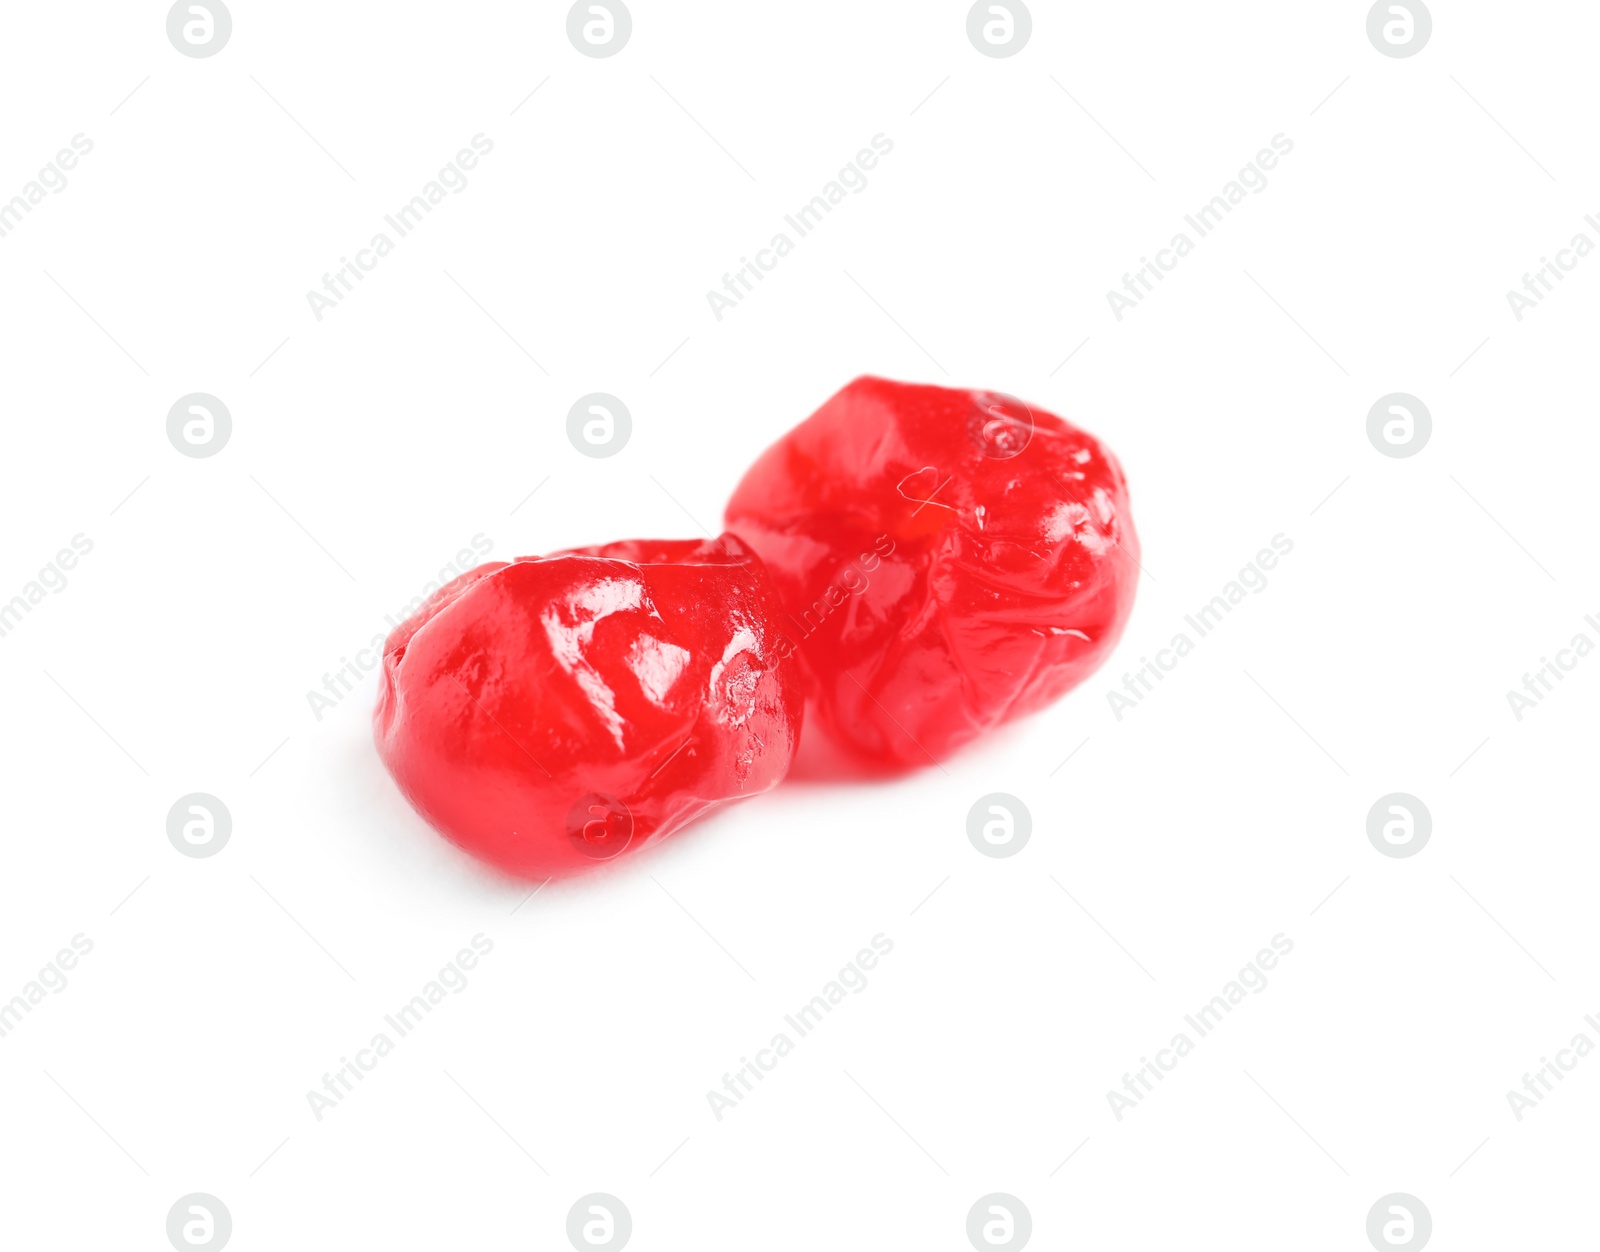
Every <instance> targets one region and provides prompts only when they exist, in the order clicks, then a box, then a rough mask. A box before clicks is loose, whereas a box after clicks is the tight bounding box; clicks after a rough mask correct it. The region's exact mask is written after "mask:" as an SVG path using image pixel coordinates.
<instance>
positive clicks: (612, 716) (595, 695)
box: [373, 535, 804, 878]
mask: <svg viewBox="0 0 1600 1252" xmlns="http://www.w3.org/2000/svg"><path fill="white" fill-rule="evenodd" d="M778 616H779V606H778V604H777V600H776V596H775V592H774V589H773V587H772V584H771V581H770V579H769V578H768V576H767V574H766V571H765V569H764V568H763V566H762V564H761V561H760V560H759V558H757V557H756V556H755V555H754V554H753V553H752V552H751V551H750V550H749V549H748V548H747V547H746V546H745V545H744V544H743V543H741V542H740V540H739V539H737V538H736V537H735V536H732V535H723V536H722V537H721V538H719V539H716V540H703V541H702V540H624V541H621V542H617V543H609V544H603V545H600V546H597V547H592V548H578V549H572V550H570V551H566V552H558V553H554V554H552V555H550V556H543V557H518V558H517V559H516V560H514V561H510V562H504V561H493V562H489V563H486V564H484V565H480V566H478V567H477V568H475V569H473V570H470V571H469V572H467V573H466V574H463V575H462V576H461V577H459V578H457V579H455V580H453V581H452V582H450V583H448V584H447V585H446V586H444V587H442V588H441V589H440V590H438V591H437V592H435V593H434V594H433V595H432V596H431V597H430V598H429V599H428V600H427V602H426V603H425V604H423V606H422V607H421V608H420V609H419V610H418V611H417V612H416V613H415V614H414V615H413V616H412V617H411V618H409V619H408V620H407V621H405V622H404V623H402V624H401V625H400V626H399V627H398V628H397V629H396V630H395V631H394V633H393V634H391V635H390V636H389V638H388V641H387V642H386V643H385V645H384V657H383V668H382V678H381V687H380V691H379V697H378V704H377V707H376V709H375V710H374V713H373V722H374V733H375V738H376V740H377V745H378V752H379V755H380V756H381V757H382V759H383V762H384V764H385V765H386V766H387V767H388V769H389V772H390V774H391V775H392V776H393V777H394V779H395V781H396V782H397V783H398V784H399V786H400V789H401V791H402V792H404V794H405V796H406V798H407V799H408V800H409V801H410V802H411V804H412V806H413V807H414V808H415V809H416V810H417V811H418V812H419V813H420V814H422V816H423V817H425V818H426V819H427V820H428V821H429V822H431V823H432V824H433V825H434V826H435V827H436V828H437V829H438V830H439V831H441V832H442V833H443V834H444V835H445V836H447V837H448V838H449V839H451V840H452V841H453V842H455V843H457V844H459V845H460V846H461V847H463V848H465V849H466V850H467V851H469V852H471V853H473V854H474V855H476V856H478V857H481V858H482V859H483V860H485V861H488V862H490V863H491V864H493V865H496V866H498V867H499V868H501V869H502V870H505V871H507V872H509V873H512V874H516V875H519V876H522V877H528V878H543V877H545V876H548V875H561V874H569V873H574V872H577V871H579V870H582V869H585V868H588V867H590V866H592V865H593V864H594V863H595V861H597V860H608V859H610V858H612V857H614V856H617V855H619V854H620V853H622V852H623V851H626V850H629V849H637V848H641V847H644V846H646V845H648V844H650V843H653V842H655V841H657V840H659V839H662V838H665V837H666V836H667V835H669V834H671V833H672V832H673V831H675V830H677V829H678V828H679V827H681V826H683V825H684V824H685V823H687V822H689V821H691V820H693V819H694V818H695V817H697V816H699V815H700V814H701V813H704V812H705V811H706V810H708V809H710V808H713V807H715V806H716V805H719V804H722V803H724V802H726V801H729V800H736V799H740V798H743V797H745V796H752V795H756V794H758V793H760V792H762V791H765V790H767V789H768V788H769V787H772V786H774V785H776V784H777V782H778V781H779V780H780V779H781V778H782V777H783V776H784V774H785V773H786V772H787V770H788V768H789V762H790V760H791V758H792V757H793V755H794V750H795V747H796V745H797V743H798V740H799V732H800V721H801V717H802V713H803V709H804V697H803V687H802V684H801V676H800V673H799V670H798V667H797V666H796V665H795V664H794V663H793V662H792V661H788V662H786V661H784V660H783V658H782V657H781V655H780V648H779V639H778V631H777V621H778Z"/></svg>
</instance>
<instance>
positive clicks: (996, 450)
mask: <svg viewBox="0 0 1600 1252" xmlns="http://www.w3.org/2000/svg"><path fill="white" fill-rule="evenodd" d="M724 524H725V525H726V526H727V528H728V529H729V530H731V531H734V532H735V533H737V534H738V535H739V536H741V537H742V538H743V539H745V540H746V541H747V542H748V543H749V544H750V546H751V547H752V548H754V549H755V550H756V552H757V553H759V554H760V556H761V559H762V560H763V561H765V562H766V565H767V568H768V569H769V571H770V572H771V574H772V578H773V581H774V582H775V583H776V585H777V588H778V593H779V596H780V598H781V599H782V601H783V606H784V617H783V621H782V624H781V626H780V629H781V631H782V632H783V635H784V642H783V644H782V647H783V651H784V652H785V653H786V654H789V653H793V654H794V655H797V656H798V657H799V658H800V659H801V661H802V662H803V664H804V667H805V670H806V673H807V676H808V686H809V699H810V712H809V714H808V717H809V719H810V727H809V731H810V733H819V732H820V733H822V734H825V735H827V736H828V737H829V738H830V739H831V740H832V741H833V743H834V745H836V746H837V747H838V748H840V749H842V750H843V755H844V756H845V758H846V759H847V761H849V762H850V763H851V764H852V765H853V766H854V767H857V768H859V769H862V770H865V771H868V772H884V773H892V772H898V771H902V770H908V769H914V768H917V767H919V766H925V765H928V764H930V763H932V762H937V761H940V760H943V759H944V758H945V757H947V756H949V755H950V754H951V753H952V752H954V751H955V750H956V749H957V748H959V747H960V746H961V745H962V744H964V743H966V742H967V741H969V740H971V739H973V738H974V737H975V736H977V735H979V734H981V733H983V732H984V731H986V730H988V729H990V728H992V727H994V726H997V725H999V724H1001V723H1003V722H1006V721H1009V720H1011V719H1013V718H1016V717H1020V716H1022V715H1024V714H1026V713H1030V712H1033V711H1035V710H1037V709H1040V708H1042V707H1043V706H1045V705H1047V704H1049V703H1051V702H1052V701H1054V700H1056V699H1057V698H1059V697H1060V696H1061V695H1063V694H1064V693H1065V692H1066V691H1068V690H1069V689H1070V688H1072V687H1073V686H1075V685H1076V684H1078V683H1080V682H1082V681H1083V679H1084V678H1085V677H1086V676H1088V675H1089V674H1090V673H1091V672H1092V671H1093V670H1094V669H1095V668H1096V667H1097V666H1098V665H1099V664H1100V662H1101V661H1102V660H1104V659H1105V657H1106V656H1107V655H1108V654H1109V653H1110V651H1111V649H1112V647H1113V645H1115V643H1116V641H1117V638H1118V637H1119V636H1120V635H1121V633H1122V628H1123V626H1124V625H1125V624H1126V622H1127V619H1128V615H1129V613H1130V611H1131V610H1132V606H1133V598H1134V590H1135V583H1136V580H1137V576H1138V573H1139V565H1138V556H1139V541H1138V538H1137V536H1136V535H1135V533H1134V529H1133V519H1132V517H1131V515H1130V513H1129V507H1128V488H1127V483H1126V481H1125V479H1124V478H1123V474H1122V469H1121V467H1120V466H1119V465H1118V464H1117V462H1116V459H1115V458H1114V457H1113V456H1112V455H1111V453H1110V452H1109V451H1108V450H1107V449H1106V448H1105V447H1103V446H1102V445H1101V444H1100V443H1099V441H1097V440H1096V439H1095V438H1094V437H1093V436H1092V435H1089V434H1087V433H1085V432H1084V431H1081V430H1079V429H1077V428H1076V427H1074V426H1071V425H1069V424H1068V423H1067V422H1065V421H1063V420H1062V419H1061V418H1059V417H1056V416H1055V415H1054V414H1051V413H1046V412H1044V411H1043V410H1040V409H1037V408H1030V407H1029V406H1027V405H1025V404H1023V403H1022V402H1021V401H1019V400H1016V399H1014V398H1012V397H1010V396H1006V395H1002V394H1000V393H996V392H985V391H962V390H954V389H950V388H945V387H931V386H921V385H914V384H908V383H896V382H890V381H888V380H886V379H881V378H858V379H856V380H855V381H854V382H852V383H850V384H849V385H848V386H846V387H845V388H844V389H843V390H841V391H840V392H838V393H837V394H836V395H834V396H833V397H832V398H831V399H830V400H828V401H827V403H825V404H824V405H823V406H822V407H821V408H820V409H818V410H817V411H816V412H815V413H813V414H812V415H811V416H810V417H809V418H807V419H806V420H805V421H804V422H802V423H801V424H800V425H799V426H797V427H796V428H795V429H794V430H792V431H790V432H789V433H788V434H787V435H785V436H784V437H783V438H781V439H780V440H778V442H777V443H775V444H773V445H772V446H771V447H770V448H768V449H767V450H766V452H764V453H763V454H762V455H761V457H760V459H758V460H757V461H756V463H755V464H754V465H753V466H752V467H751V468H750V470H749V471H748V472H747V473H746V474H745V476H744V479H743V480H742V481H741V482H740V483H739V485H738V487H737V488H736V489H735V491H734V493H733V496H732V498H731V499H730V500H729V502H728V507H727V513H726V517H725V522H724Z"/></svg>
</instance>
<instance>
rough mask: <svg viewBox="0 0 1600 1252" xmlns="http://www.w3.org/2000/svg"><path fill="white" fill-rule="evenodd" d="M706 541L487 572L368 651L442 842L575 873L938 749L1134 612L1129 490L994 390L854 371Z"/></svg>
mask: <svg viewBox="0 0 1600 1252" xmlns="http://www.w3.org/2000/svg"><path fill="white" fill-rule="evenodd" d="M725 525H726V526H727V533H725V534H723V535H722V536H721V537H720V538H718V539H715V540H705V541H701V540H693V539H659V540H656V539H630V540H622V541H619V542H617V543H608V544H602V545H600V546H598V547H593V548H574V549H572V550H570V551H566V552H557V553H554V554H552V555H550V556H542V557H518V558H517V559H516V560H514V561H510V562H506V561H492V562H489V563H487V564H484V565H480V566H478V567H477V568H476V569H473V570H471V571H470V572H468V573H466V574H463V575H462V576H461V577H460V578H457V579H456V580H454V581H453V582H451V583H449V584H448V585H447V586H445V587H443V588H442V589H440V590H439V591H437V592H435V593H434V594H433V596H431V597H430V598H429V600H428V601H427V603H425V604H424V605H423V606H422V608H420V609H419V610H418V611H417V612H416V614H415V615H413V616H412V617H411V618H410V619H409V620H408V621H406V622H405V623H404V624H402V625H401V626H400V627H398V628H397V629H396V630H395V631H394V633H393V634H392V635H390V636H389V639H388V641H387V643H386V644H385V645H384V657H383V678H382V688H381V691H380V694H379V698H378V705H377V709H376V711H375V713H374V721H375V724H376V737H377V744H378V751H379V754H380V755H381V756H382V758H383V761H384V764H385V765H386V766H388V769H389V772H390V773H391V774H392V775H393V776H394V779H395V781H396V782H397V783H398V784H399V785H400V789H401V791H403V792H404V793H405V795H406V798H407V799H408V800H409V801H410V802H411V804H412V805H413V806H414V807H415V808H416V809H417V811H418V812H419V813H421V814H422V815H423V816H424V817H425V818H427V819H428V821H429V822H431V823H432V824H433V825H434V826H435V827H436V828H438V830H440V831H441V832H442V833H443V834H444V835H445V836H446V837H447V838H449V839H451V840H452V841H453V842H455V843H457V844H459V845H460V846H461V847H463V848H465V849H466V850H467V851H469V852H471V853H473V854H474V855H476V856H478V857H481V858H482V859H484V860H485V861H488V862H490V863H491V864H493V865H496V866H498V867H499V868H501V869H503V870H506V871H508V872H510V873H512V874H516V875H521V876H524V877H532V878H544V877H547V876H550V875H559V874H569V873H573V872H576V871H578V870H581V869H584V868H586V867H588V866H591V865H593V864H594V863H595V862H596V861H599V860H607V859H610V858H611V857H613V856H616V855H617V854H619V853H621V852H623V851H625V850H627V849H629V848H641V847H644V846H646V845H647V844H650V843H654V842H656V841H657V840H659V839H663V838H665V837H666V836H667V835H669V834H671V833H672V832H673V831H675V830H677V829H678V828H679V827H681V826H683V825H684V824H686V823H687V822H689V821H692V820H693V819H694V818H695V817H697V816H699V815H700V814H701V813H704V812H706V811H707V810H709V809H712V808H715V807H716V806H717V805H720V804H724V803H726V802H728V801H730V800H737V799H742V798H744V797H746V796H752V795H756V794H759V793H760V792H763V791H766V790H767V789H769V788H771V787H773V786H776V785H777V783H778V782H779V781H780V780H782V778H783V777H784V775H785V774H786V773H787V772H788V770H789V766H790V764H791V762H792V761H793V759H794V755H795V751H796V749H797V747H798V746H799V742H800V727H801V721H802V718H803V717H804V716H806V710H807V707H808V706H809V710H810V712H809V717H810V729H811V731H813V732H817V733H820V734H821V735H822V736H824V737H825V738H826V740H827V741H828V743H827V745H826V746H827V747H828V749H830V750H831V751H830V755H831V758H832V763H830V764H829V765H828V766H827V767H826V768H828V769H836V770H838V771H840V772H854V773H856V774H862V773H872V774H880V775H890V774H896V773H902V772H904V771H907V770H912V769H916V768H918V767H919V766H925V765H928V764H930V763H933V762H937V761H940V760H943V759H944V758H945V757H947V756H949V755H950V754H951V753H952V752H954V751H956V750H957V749H958V748H960V747H961V745H962V744H964V743H966V742H968V741H969V740H971V739H973V738H975V737H976V736H978V735H980V734H982V733H983V732H984V731H987V730H989V729H991V728H992V727H995V726H997V725H999V724H1000V723H1002V722H1006V721H1009V720H1011V719H1013V718H1016V717H1020V716H1022V715H1024V714H1027V713H1031V712H1033V711H1035V710H1037V709H1039V708H1042V707H1043V706H1045V705H1046V704H1049V703H1050V702H1051V701H1053V700H1055V699H1057V698H1058V697H1060V696H1061V695H1062V694H1064V693H1065V692H1066V691H1067V690H1068V689H1070V688H1071V687H1073V686H1075V685H1076V684H1077V683H1078V682H1080V681H1082V680H1083V679H1084V678H1085V677H1086V676H1088V674H1090V673H1091V672H1092V671H1093V670H1094V669H1095V668H1096V667H1097V666H1098V665H1099V664H1100V662H1101V661H1102V660H1103V659H1104V658H1105V657H1106V655H1107V654H1108V653H1109V652H1110V650H1111V648H1112V647H1113V646H1114V645H1115V643H1116V641H1117V638H1118V636H1119V635H1120V634H1121V633H1122V627H1123V625H1124V623H1125V622H1126V621H1127V618H1128V613H1129V611H1130V609H1131V608H1132V605H1133V595H1134V586H1135V581H1136V576H1137V573H1138V554H1139V548H1138V539H1137V537H1136V536H1135V534H1134V530H1133V521H1132V518H1131V516H1130V514H1129V510H1128V491H1127V484H1126V482H1125V480H1124V478H1123V474H1122V470H1121V467H1120V466H1119V465H1118V464H1117V462H1116V460H1115V458H1114V457H1113V456H1112V455H1111V453H1110V452H1109V451H1107V450H1106V449H1105V448H1104V447H1103V446H1101V444H1100V443H1099V442H1098V441H1097V440H1096V439H1094V437H1093V436H1091V435H1088V434H1086V433H1085V432H1083V431H1081V430H1078V429H1076V428H1075V427H1073V426H1071V425H1069V424H1068V423H1066V422H1064V421H1063V420H1062V419H1060V418H1059V417H1056V416H1054V415H1052V414H1049V413H1045V412H1042V411H1040V410H1037V409H1030V408H1028V407H1027V406H1025V405H1023V404H1021V403H1019V402H1018V401H1016V400H1013V399H1011V398H1009V397H1006V396H1003V395H1000V394H998V393H994V392H982V391H956V390H950V389H947V388H943V387H925V386H916V385H911V384H905V383H894V382H888V381H886V380H884V379H879V378H859V379H857V380H856V381H855V382H853V383H851V384H850V385H849V386H847V387H845V388H844V390H842V391H840V392H839V393H838V394H837V395H835V396H834V397H833V398H832V399H830V400H829V401H828V402H827V403H826V404H824V405H823V406H822V407H821V408H820V409H818V410H817V411H816V412H815V413H813V414H812V415H811V417H809V418H808V419H807V420H806V421H804V422H802V423H801V424H800V425H799V426H798V427H796V428H795V429H794V430H792V431H790V432H789V433H788V434H787V435H785V436H784V437H783V438H782V439H780V440H779V441H778V442H777V443H775V444H773V445H772V447H770V448H768V449H767V450H766V452H764V453H763V454H762V456H761V458H760V459H759V460H758V461H757V462H756V463H755V464H754V465H753V466H751V468H750V470H749V472H748V473H746V474H745V476H744V480H743V481H742V482H740V484H739V486H738V487H737V488H736V489H735V490H734V493H733V498H732V499H731V500H730V501H729V502H728V508H727V515H726V519H725Z"/></svg>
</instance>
